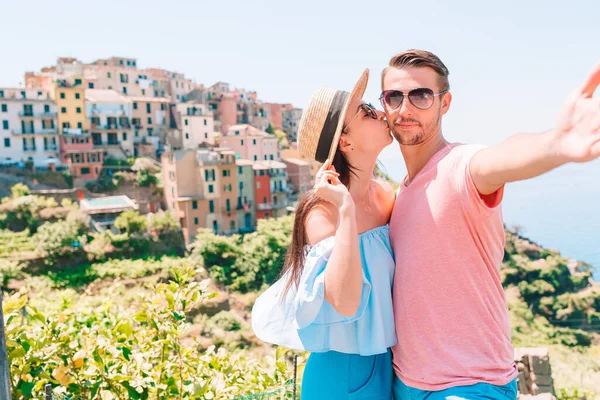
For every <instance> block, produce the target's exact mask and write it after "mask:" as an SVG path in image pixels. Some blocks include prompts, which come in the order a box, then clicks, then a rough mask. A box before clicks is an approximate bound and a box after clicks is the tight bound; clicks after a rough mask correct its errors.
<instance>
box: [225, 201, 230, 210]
mask: <svg viewBox="0 0 600 400" xmlns="http://www.w3.org/2000/svg"><path fill="white" fill-rule="evenodd" d="M225 209H226V210H227V211H231V201H230V200H229V199H226V200H225Z"/></svg>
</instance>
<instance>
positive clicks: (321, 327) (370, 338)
mask: <svg viewBox="0 0 600 400" xmlns="http://www.w3.org/2000/svg"><path fill="white" fill-rule="evenodd" d="M358 243H359V246H360V255H361V260H362V267H363V285H362V297H361V301H360V305H359V308H358V311H357V312H356V314H354V315H352V316H344V315H342V314H340V313H338V312H337V311H335V309H334V308H333V306H332V305H331V304H329V303H328V302H327V301H326V300H325V269H326V268H327V262H328V260H329V256H330V255H331V252H332V250H333V247H334V245H335V237H333V236H332V237H329V238H327V239H324V240H322V241H321V242H319V243H317V244H315V245H314V246H308V247H307V249H306V251H307V255H306V258H305V264H304V269H303V272H302V276H301V279H300V285H299V286H298V288H297V289H296V288H295V287H292V288H291V289H290V290H289V291H288V292H287V293H286V295H285V296H282V293H283V289H284V287H285V285H286V283H287V281H288V279H289V276H287V275H284V276H283V277H282V278H281V279H280V280H278V281H277V282H276V283H275V284H273V286H271V287H270V288H269V289H267V290H266V291H265V292H264V293H263V294H261V295H260V296H259V297H258V299H257V300H256V303H255V304H254V307H253V309H252V328H253V330H254V333H255V334H256V336H257V337H258V338H259V339H261V340H263V341H265V342H269V343H273V344H277V345H280V346H285V347H289V348H291V349H296V350H306V351H310V352H311V355H310V357H309V359H308V362H307V365H306V367H305V370H304V376H303V380H302V399H306V400H309V399H336V400H337V399H386V400H387V399H390V397H391V390H392V377H393V370H392V363H391V352H390V350H389V349H390V347H392V346H393V345H395V344H396V331H395V327H394V314H393V308H392V282H393V277H394V268H395V263H394V257H393V253H392V249H391V245H390V240H389V228H388V226H387V225H385V226H380V227H378V228H374V229H371V230H369V231H366V232H364V233H361V234H360V235H359V241H358Z"/></svg>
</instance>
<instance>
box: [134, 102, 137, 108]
mask: <svg viewBox="0 0 600 400" xmlns="http://www.w3.org/2000/svg"><path fill="white" fill-rule="evenodd" d="M133 109H134V110H137V103H136V102H135V101H134V102H133Z"/></svg>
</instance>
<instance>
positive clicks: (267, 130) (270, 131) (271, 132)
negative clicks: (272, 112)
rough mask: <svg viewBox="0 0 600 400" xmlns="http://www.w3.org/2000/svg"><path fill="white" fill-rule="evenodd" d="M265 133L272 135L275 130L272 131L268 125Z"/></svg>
mask: <svg viewBox="0 0 600 400" xmlns="http://www.w3.org/2000/svg"><path fill="white" fill-rule="evenodd" d="M265 132H267V133H269V134H271V135H273V134H274V133H275V129H273V126H272V125H271V124H270V123H269V126H268V127H267V129H265Z"/></svg>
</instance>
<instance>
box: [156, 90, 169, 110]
mask: <svg viewBox="0 0 600 400" xmlns="http://www.w3.org/2000/svg"><path fill="white" fill-rule="evenodd" d="M156 96H158V92H157V93H156ZM160 109H161V110H163V111H164V110H166V109H167V106H166V105H165V104H164V103H163V104H161V105H160Z"/></svg>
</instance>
